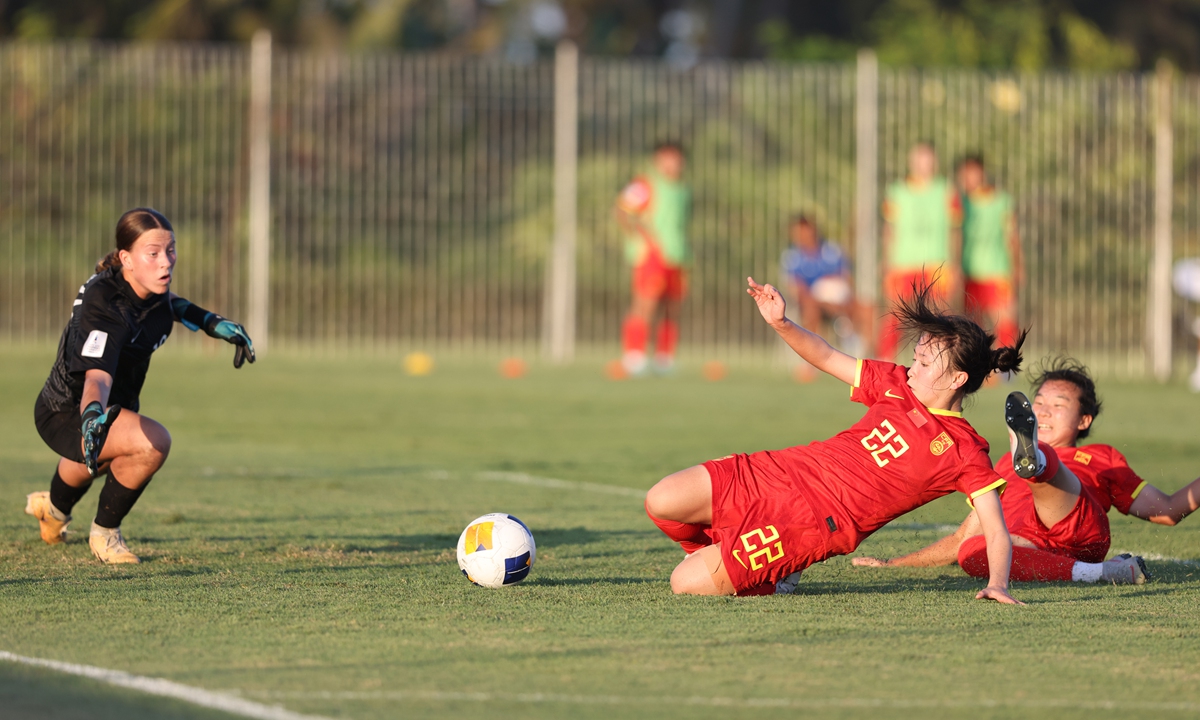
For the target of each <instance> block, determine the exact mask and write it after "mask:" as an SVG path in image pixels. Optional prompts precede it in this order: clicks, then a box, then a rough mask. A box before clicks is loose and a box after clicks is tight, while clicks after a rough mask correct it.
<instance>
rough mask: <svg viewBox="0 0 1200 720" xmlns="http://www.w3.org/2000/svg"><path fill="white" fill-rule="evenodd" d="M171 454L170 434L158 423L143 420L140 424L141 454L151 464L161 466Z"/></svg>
mask: <svg viewBox="0 0 1200 720" xmlns="http://www.w3.org/2000/svg"><path fill="white" fill-rule="evenodd" d="M170 453H171V433H169V432H168V431H167V429H166V428H165V427H163V426H162V425H161V424H160V423H157V422H155V421H153V420H145V421H143V424H142V448H141V454H142V455H143V456H145V457H146V459H147V460H148V461H149V462H151V463H156V464H158V465H161V464H162V463H164V462H165V461H166V459H167V455H169V454H170Z"/></svg>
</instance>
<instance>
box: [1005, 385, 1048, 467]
mask: <svg viewBox="0 0 1200 720" xmlns="http://www.w3.org/2000/svg"><path fill="white" fill-rule="evenodd" d="M1004 424H1005V425H1007V426H1008V439H1009V444H1010V446H1011V448H1012V464H1013V471H1014V472H1016V473H1017V477H1021V478H1024V479H1026V480H1029V479H1030V478H1033V477H1036V476H1037V474H1038V473H1039V472H1040V471H1041V470H1042V468H1041V467H1039V464H1038V442H1037V416H1036V415H1034V414H1033V406H1032V405H1030V404H1029V398H1027V397H1025V393H1021V392H1011V393H1009V394H1008V399H1007V400H1005V401H1004Z"/></svg>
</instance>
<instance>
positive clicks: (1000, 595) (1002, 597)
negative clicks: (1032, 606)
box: [975, 585, 1025, 605]
mask: <svg viewBox="0 0 1200 720" xmlns="http://www.w3.org/2000/svg"><path fill="white" fill-rule="evenodd" d="M975 599H976V600H995V601H996V602H998V603H1000V604H1001V605H1024V604H1025V603H1023V602H1021V601H1020V600H1017V599H1016V598H1014V597H1013V596H1012V595H1009V594H1008V591H1007V590H1003V589H1001V588H994V587H992V586H991V585H988V586H987V587H985V588H984V589H982V590H980V591H979V593H978V594H977V595H976V596H975Z"/></svg>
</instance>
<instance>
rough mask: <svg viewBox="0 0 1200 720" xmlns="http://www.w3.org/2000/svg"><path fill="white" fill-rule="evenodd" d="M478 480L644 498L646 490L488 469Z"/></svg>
mask: <svg viewBox="0 0 1200 720" xmlns="http://www.w3.org/2000/svg"><path fill="white" fill-rule="evenodd" d="M475 479H477V480H499V481H502V482H511V483H519V484H521V485H536V486H537V487H546V488H554V489H556V490H587V491H589V492H598V493H605V494H607V495H624V496H625V497H635V498H641V499H644V498H645V497H646V491H645V490H637V489H634V488H628V487H621V486H620V485H603V484H601V483H590V482H583V481H582V480H558V479H555V478H544V477H537V476H536V475H527V474H526V473H523V472H499V471H488V472H481V473H476V474H475Z"/></svg>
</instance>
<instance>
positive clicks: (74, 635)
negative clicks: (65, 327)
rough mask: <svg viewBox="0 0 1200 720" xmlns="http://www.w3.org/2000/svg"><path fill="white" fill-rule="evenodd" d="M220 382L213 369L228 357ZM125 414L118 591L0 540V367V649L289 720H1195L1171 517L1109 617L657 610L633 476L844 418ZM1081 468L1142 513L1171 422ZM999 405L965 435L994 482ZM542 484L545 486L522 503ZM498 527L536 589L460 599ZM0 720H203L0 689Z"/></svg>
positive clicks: (1116, 431)
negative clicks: (147, 439)
mask: <svg viewBox="0 0 1200 720" xmlns="http://www.w3.org/2000/svg"><path fill="white" fill-rule="evenodd" d="M229 354H230V355H231V354H232V353H229ZM161 355H162V356H161V357H159V358H158V359H156V360H155V367H154V369H153V371H152V372H151V375H150V380H149V382H148V384H147V387H146V390H145V392H144V394H143V411H144V412H145V414H147V415H149V416H151V417H154V418H156V419H158V420H160V421H161V422H163V423H164V424H165V425H166V426H167V427H168V428H169V429H170V430H171V432H172V434H173V436H174V448H173V449H172V452H171V457H170V459H169V460H168V463H167V465H166V467H165V469H164V470H163V471H162V472H161V473H160V474H159V476H158V477H157V478H156V479H155V481H154V484H153V485H152V486H151V488H150V490H149V491H148V492H147V493H146V495H145V496H144V497H143V499H142V501H141V503H140V505H139V506H138V507H137V509H136V510H135V511H134V513H133V514H132V515H131V516H130V517H129V519H128V520H127V521H126V523H125V526H124V529H125V533H126V536H127V537H128V538H129V540H130V545H131V547H132V548H133V549H134V550H135V551H137V552H139V553H140V554H141V555H142V556H143V558H144V560H145V562H144V564H142V565H140V566H135V567H119V568H110V567H103V566H100V565H98V564H97V563H96V562H94V561H93V560H92V558H91V555H90V553H89V552H88V550H87V546H86V530H87V527H88V524H89V521H90V517H91V515H92V513H93V512H94V509H95V503H96V496H97V494H98V490H97V489H93V490H92V492H91V493H90V494H89V495H88V496H87V497H86V498H85V499H84V500H83V502H82V503H81V504H80V506H79V507H78V508H77V510H76V513H75V514H76V518H77V519H76V522H75V526H74V530H75V531H76V534H75V535H74V536H73V538H72V540H71V542H69V543H67V544H65V545H60V546H56V547H48V546H45V545H43V544H42V543H41V541H40V540H39V539H38V537H37V532H36V524H35V523H34V522H33V520H32V519H31V518H28V517H27V516H25V515H24V514H23V513H22V510H23V508H24V495H25V493H28V492H31V491H34V490H41V489H45V488H46V487H47V486H48V480H49V477H50V473H51V471H52V466H53V462H54V457H53V455H52V453H51V452H50V451H49V450H48V449H46V448H45V446H44V445H43V444H42V443H41V441H40V440H39V438H38V436H37V434H36V431H35V430H34V427H33V419H32V408H33V402H34V398H35V396H36V394H37V392H38V390H39V388H40V386H41V383H42V381H43V380H44V377H45V374H46V371H47V370H48V369H49V365H50V363H51V360H52V351H51V350H50V349H46V350H45V351H38V352H35V351H31V350H8V351H5V352H4V354H3V355H2V356H0V357H2V358H3V368H4V371H5V372H4V373H3V376H2V377H0V463H2V464H0V467H2V470H0V499H2V502H0V527H2V528H3V542H2V543H0V650H6V651H9V652H13V653H17V654H20V655H26V656H33V657H39V658H47V659H53V660H62V661H68V662H75V663H83V664H88V665H97V666H101V667H105V668H112V669H117V670H123V671H127V672H131V673H135V674H139V675H148V676H153V677H162V678H167V679H170V680H174V681H177V682H180V683H185V684H188V685H193V686H197V687H201V688H205V689H208V690H215V691H223V692H229V693H236V694H240V695H241V696H242V697H245V698H247V699H252V700H256V701H259V702H265V703H267V704H279V705H282V706H284V707H286V708H288V709H289V710H293V711H296V712H301V713H310V714H315V715H321V716H327V717H339V718H341V717H345V718H355V719H360V720H368V719H370V718H393V717H413V718H422V717H450V716H460V715H467V714H480V713H487V715H488V716H489V717H498V718H504V717H522V718H526V717H534V718H537V717H547V718H557V717H567V716H570V717H581V718H587V717H612V716H636V717H673V718H678V717H713V718H717V717H721V718H727V717H730V716H733V717H750V716H755V717H758V716H764V715H767V714H769V713H787V714H796V713H803V714H804V715H806V716H814V717H838V718H859V717H862V718H866V717H877V716H879V715H881V714H887V715H889V716H921V717H923V718H938V717H959V716H964V715H968V714H969V715H971V716H974V717H984V718H987V717H1015V716H1020V717H1031V718H1041V717H1054V718H1084V717H1092V716H1094V715H1095V714H1096V712H1097V711H1098V710H1103V711H1104V712H1103V717H1135V716H1145V715H1146V714H1148V712H1151V711H1153V712H1155V713H1157V714H1159V715H1166V716H1174V715H1176V714H1179V715H1183V714H1196V713H1197V712H1200V648H1198V647H1197V642H1198V641H1200V622H1198V620H1197V616H1198V615H1200V518H1193V519H1192V520H1189V521H1187V522H1185V523H1184V524H1183V525H1182V526H1181V527H1177V528H1159V527H1155V526H1151V525H1149V524H1148V523H1144V522H1140V521H1133V520H1129V519H1127V518H1124V517H1120V516H1117V515H1115V514H1114V516H1113V518H1112V520H1113V535H1114V540H1113V551H1114V552H1117V551H1121V550H1129V551H1134V552H1139V553H1143V554H1146V555H1147V556H1148V557H1150V558H1157V559H1152V560H1150V562H1149V566H1150V569H1151V572H1153V573H1155V575H1156V579H1155V580H1154V581H1153V582H1152V583H1149V584H1147V585H1145V586H1141V587H1114V586H1104V585H1073V586H1060V585H1042V584H1015V585H1014V594H1015V595H1016V596H1017V597H1018V598H1020V599H1022V600H1024V601H1025V602H1027V603H1028V604H1029V605H1028V607H1024V608H1012V607H1002V606H999V605H995V604H991V603H984V602H977V601H974V600H973V599H972V598H973V596H974V593H975V592H976V590H977V589H978V588H979V587H980V583H979V582H977V581H975V580H973V579H971V578H968V577H966V576H965V575H963V574H962V573H961V572H960V571H959V570H958V568H957V567H950V568H943V569H931V570H908V571H886V572H881V571H878V570H868V569H860V568H854V567H852V566H851V565H850V561H849V558H835V559H833V560H831V561H829V562H826V563H824V564H822V565H818V566H816V567H814V568H812V569H810V570H809V571H806V572H805V575H804V578H803V581H802V584H801V592H800V594H799V595H796V596H787V597H778V598H748V599H710V598H677V597H674V596H672V595H671V593H670V589H669V586H668V584H667V577H668V575H669V573H670V571H671V569H672V568H673V567H674V565H675V564H676V563H677V562H678V561H679V560H680V558H681V552H680V550H679V549H678V548H677V547H676V546H675V545H673V544H671V543H670V542H669V541H667V540H666V539H665V538H664V537H663V536H662V535H661V534H659V533H658V531H657V530H656V529H655V528H654V526H653V525H651V524H650V523H649V521H648V520H647V519H646V518H645V516H644V514H643V512H642V507H641V500H640V497H639V493H640V492H641V491H644V490H645V489H646V488H648V487H649V486H650V485H651V484H653V483H654V482H655V481H656V480H657V479H658V478H660V477H662V476H663V475H664V474H667V473H669V472H672V471H674V470H677V469H680V468H683V467H686V466H688V465H692V464H695V463H697V462H700V461H703V460H706V459H709V458H712V457H718V456H722V455H725V454H727V453H730V452H736V451H752V450H758V449H766V448H778V447H784V446H788V445H795V444H799V443H805V442H808V441H811V440H814V439H819V438H823V437H827V436H829V435H831V434H832V433H833V432H836V431H838V430H841V429H843V428H845V427H846V426H848V425H849V424H850V423H851V422H853V421H854V420H855V419H857V417H859V415H861V408H860V406H856V405H853V404H851V403H850V402H849V401H848V399H847V389H846V387H845V386H843V385H840V384H838V383H837V382H835V381H832V380H823V381H819V382H817V383H815V384H812V385H806V386H800V385H797V384H795V383H792V382H791V381H789V380H787V379H785V377H783V375H782V374H772V373H769V372H767V371H751V370H744V371H736V370H735V371H734V372H733V373H732V374H731V376H730V377H729V378H728V379H727V380H725V381H723V382H719V383H708V382H705V381H703V380H702V379H700V377H699V373H698V372H697V371H696V370H695V369H689V368H684V369H683V370H682V372H681V373H680V374H679V376H678V377H675V378H671V379H669V380H659V379H651V380H644V381H637V382H624V383H613V382H610V381H607V380H605V379H604V378H603V377H602V374H601V372H600V369H599V368H598V367H592V366H588V367H578V368H573V369H570V370H557V369H550V368H544V367H538V366H535V367H534V368H533V370H532V371H531V373H530V374H529V376H527V377H526V378H523V379H520V380H502V379H500V378H499V377H498V376H497V374H496V372H495V370H494V368H493V367H492V366H490V365H483V364H475V365H471V364H462V365H453V364H450V365H445V366H442V367H439V368H438V370H437V372H436V373H435V374H433V375H432V376H429V377H425V378H410V377H406V376H404V375H403V374H402V373H401V372H400V362H399V360H398V359H397V360H394V361H389V360H383V359H378V358H376V359H365V360H346V361H334V360H301V359H298V358H290V357H283V356H268V357H266V358H264V359H263V360H262V361H260V362H259V363H258V364H257V365H255V366H253V367H249V368H244V369H242V370H240V371H234V370H233V369H232V367H231V366H230V362H229V357H226V353H224V352H222V353H221V354H220V355H219V356H207V355H204V354H201V353H190V352H184V351H181V350H179V349H175V350H172V349H170V348H168V349H167V350H164V352H163V353H162V354H161ZM1101 390H1102V395H1103V397H1104V399H1105V400H1106V411H1105V414H1104V415H1103V416H1102V418H1101V420H1100V421H1099V423H1098V426H1097V427H1098V430H1097V431H1096V433H1095V439H1096V440H1097V441H1102V442H1109V443H1112V444H1114V445H1116V446H1117V447H1118V448H1120V449H1121V450H1122V451H1123V452H1125V453H1126V455H1127V456H1128V457H1129V458H1130V461H1131V463H1132V464H1133V466H1134V467H1135V468H1137V469H1138V470H1139V471H1140V472H1141V473H1142V475H1143V476H1144V477H1145V478H1147V479H1148V480H1150V481H1151V482H1154V483H1155V484H1158V485H1159V486H1160V487H1162V488H1164V489H1167V490H1173V489H1175V488H1177V487H1179V486H1181V485H1182V484H1184V483H1185V482H1187V481H1190V480H1191V479H1192V478H1193V477H1195V476H1196V474H1197V473H1200V436H1198V435H1197V433H1196V428H1197V427H1198V423H1197V420H1196V417H1197V414H1198V410H1200V397H1197V396H1195V395H1191V394H1189V393H1187V392H1186V391H1185V390H1183V389H1182V387H1181V386H1168V387H1160V386H1153V385H1148V384H1136V385H1135V384H1119V383H1115V382H1106V383H1103V384H1102V386H1101ZM1005 392H1007V388H1005V389H989V390H985V391H983V392H982V393H980V394H979V395H978V396H977V398H976V399H975V401H974V403H973V405H972V406H970V407H969V408H968V410H967V417H968V419H970V420H971V421H972V422H973V423H974V424H975V426H976V427H977V428H979V429H980V431H981V432H982V433H983V434H984V435H985V436H986V437H987V438H988V439H989V440H990V441H991V442H992V446H993V455H994V456H998V455H999V454H1000V452H1002V449H1001V447H1002V444H1003V442H1004V440H1003V438H1004V434H1003V425H1002V423H1001V418H1000V412H999V409H1000V407H1001V403H1002V401H1003V396H1004V393H1005ZM549 480H560V481H567V482H563V483H554V482H551V481H549ZM966 510H967V506H966V505H965V503H964V502H963V499H962V497H961V496H951V497H948V498H943V499H942V500H940V501H937V502H935V503H933V504H931V505H928V506H926V507H925V508H922V509H920V510H918V511H917V512H915V513H913V514H911V515H909V516H906V517H904V518H901V519H899V520H897V521H896V522H895V523H894V524H893V525H892V526H889V527H888V528H885V529H884V530H882V531H880V532H879V533H877V534H876V535H875V536H874V537H872V538H871V539H870V540H868V542H867V543H866V544H865V545H864V546H863V547H862V548H861V549H860V552H862V553H867V554H877V555H891V554H895V553H899V552H903V551H907V550H911V549H915V548H916V547H918V546H920V545H922V544H924V543H927V542H929V541H932V540H933V539H935V538H936V537H938V536H939V533H940V532H942V528H943V527H944V526H945V525H948V524H954V523H957V522H958V521H959V520H961V519H962V517H963V516H964V514H965V512H966ZM491 511H505V512H510V513H513V514H515V515H517V516H519V517H520V518H521V519H522V520H524V521H525V522H526V523H527V524H528V525H529V526H530V527H531V528H532V529H533V531H534V533H535V535H536V537H537V541H538V563H537V566H536V567H535V568H534V571H533V573H532V574H531V576H530V578H529V579H528V580H527V581H526V582H525V583H523V584H522V585H520V586H518V587H515V588H509V589H506V590H500V591H488V590H483V589H480V588H476V587H473V586H471V585H470V584H468V583H467V582H466V580H465V579H464V578H463V577H462V576H461V575H460V574H459V571H458V567H457V564H456V563H455V559H454V549H453V548H454V544H455V542H456V540H457V538H458V534H459V532H461V530H462V528H463V527H464V526H465V525H466V523H467V522H468V521H470V520H471V519H472V518H474V517H476V516H478V515H480V514H483V513H485V512H491ZM0 703H2V704H3V706H4V710H0V715H3V716H5V717H39V718H84V717H86V718H98V717H113V718H117V717H119V718H122V720H136V719H138V718H160V717H186V718H215V717H228V716H225V715H222V714H220V713H216V712H214V711H208V710H203V709H197V708H193V707H191V706H187V705H184V704H182V703H178V702H175V701H169V700H162V699H157V698H154V697H149V696H143V695H138V694H136V693H134V692H132V691H126V690H118V689H115V688H111V687H108V686H104V685H100V684H98V683H96V682H93V681H88V680H83V679H76V678H67V677H64V676H61V675H56V674H54V673H52V672H49V671H45V670H37V669H32V668H26V667H23V666H18V665H13V664H10V663H0ZM6 712H9V713H16V714H15V715H8V714H5V713H6Z"/></svg>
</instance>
